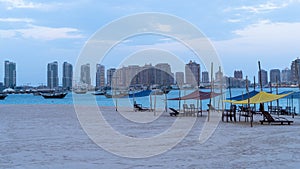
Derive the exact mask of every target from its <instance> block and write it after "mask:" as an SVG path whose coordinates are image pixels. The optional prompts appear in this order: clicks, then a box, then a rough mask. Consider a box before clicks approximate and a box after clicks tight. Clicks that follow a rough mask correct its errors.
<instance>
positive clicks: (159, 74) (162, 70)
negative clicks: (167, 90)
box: [155, 63, 174, 86]
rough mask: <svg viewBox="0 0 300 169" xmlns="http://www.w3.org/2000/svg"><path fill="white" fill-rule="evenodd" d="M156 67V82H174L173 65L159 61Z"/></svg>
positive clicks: (169, 83) (166, 83)
mask: <svg viewBox="0 0 300 169" xmlns="http://www.w3.org/2000/svg"><path fill="white" fill-rule="evenodd" d="M155 68H156V75H155V80H156V84H159V85H164V86H167V85H171V84H173V83H174V77H172V72H171V66H170V65H169V64H168V63H159V64H157V65H155Z"/></svg>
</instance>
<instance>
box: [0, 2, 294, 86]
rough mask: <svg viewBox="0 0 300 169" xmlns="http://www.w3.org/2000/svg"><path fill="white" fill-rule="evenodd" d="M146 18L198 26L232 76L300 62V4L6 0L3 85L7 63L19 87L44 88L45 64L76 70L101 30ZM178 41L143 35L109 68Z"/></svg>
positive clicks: (0, 48)
mask: <svg viewBox="0 0 300 169" xmlns="http://www.w3.org/2000/svg"><path fill="white" fill-rule="evenodd" d="M142 12H162V13H166V14H171V15H174V16H178V17H179V18H181V19H184V20H186V21H187V22H190V23H191V24H193V25H195V26H196V27H197V28H198V29H199V30H200V31H201V32H202V33H203V34H204V35H205V36H206V37H207V38H209V40H210V41H211V43H212V45H213V46H214V47H215V49H216V51H217V53H218V55H219V57H220V59H221V61H222V63H223V68H224V71H225V74H226V75H228V76H232V75H233V71H234V70H240V69H241V70H243V73H244V76H245V75H248V76H250V78H251V79H252V78H253V76H254V75H255V76H257V69H258V66H257V61H258V60H260V61H261V63H262V68H263V69H266V70H269V69H273V68H279V69H284V68H285V67H290V65H291V62H292V60H294V59H296V58H297V57H299V56H300V45H299V44H300V43H299V42H300V31H299V30H300V17H299V16H300V0H266V1H261V0H256V1H249V0H240V1H238V0H236V1H224V0H211V1H201V0H200V1H195V0H185V1H176V0H163V1H162V0H131V1H121V0H114V1H113V2H111V1H109V0H101V1H98V0H77V1H73V0H72V1H71V0H64V1H56V0H52V1H47V0H0V63H1V64H0V81H3V76H4V75H3V72H4V67H3V66H4V61H5V60H10V61H13V62H16V64H17V85H23V84H27V83H30V84H32V85H38V84H41V83H43V84H45V83H46V74H47V72H46V67H47V63H49V62H53V61H58V62H59V65H60V67H59V68H60V71H61V69H62V63H63V62H64V61H68V62H70V63H72V64H75V63H76V61H77V57H78V55H79V54H80V51H81V50H82V48H83V46H84V45H85V43H86V42H87V40H88V39H89V38H90V37H91V36H92V35H93V34H94V33H95V32H96V31H97V30H99V29H100V28H102V27H104V26H105V25H107V24H109V23H110V22H112V21H114V20H117V19H119V18H120V17H124V16H128V15H132V14H136V13H142ZM121 30H122V28H120V31H121ZM176 43H178V42H176V41H174V40H172V39H166V37H157V36H152V37H151V36H144V37H143V36H140V37H138V38H133V39H131V41H130V42H123V43H122V44H119V51H118V50H116V51H118V52H116V51H112V54H111V55H110V57H109V58H108V59H106V61H105V62H104V63H105V64H106V68H110V67H114V66H116V64H117V63H114V62H113V60H114V59H113V57H117V56H116V55H117V54H115V55H113V53H118V55H122V53H120V52H121V51H122V50H124V49H130V52H134V51H133V50H132V49H139V48H138V47H137V48H132V46H145V45H146V46H148V47H150V46H155V47H156V48H160V47H162V48H163V50H168V51H170V52H171V53H176V52H173V51H176V50H178V44H176ZM116 49H118V47H116ZM127 52H128V51H127ZM128 54H130V53H127V54H126V55H128ZM181 54H182V53H181ZM182 55H185V57H186V58H185V59H183V60H184V61H188V60H189V59H191V58H192V56H191V55H192V53H191V52H188V51H187V52H186V53H184V54H182ZM92 73H93V72H92ZM60 78H61V74H60ZM60 83H61V81H60Z"/></svg>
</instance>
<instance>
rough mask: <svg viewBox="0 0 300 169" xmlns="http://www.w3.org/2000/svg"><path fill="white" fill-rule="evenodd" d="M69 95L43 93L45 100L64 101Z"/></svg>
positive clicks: (65, 93) (64, 93) (63, 93)
mask: <svg viewBox="0 0 300 169" xmlns="http://www.w3.org/2000/svg"><path fill="white" fill-rule="evenodd" d="M67 94H68V93H67V92H54V93H41V95H42V96H43V97H44V98H45V99H62V98H64V97H65V96H66V95H67Z"/></svg>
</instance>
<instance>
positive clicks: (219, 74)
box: [215, 66, 224, 83]
mask: <svg viewBox="0 0 300 169" xmlns="http://www.w3.org/2000/svg"><path fill="white" fill-rule="evenodd" d="M215 76H216V77H215V78H216V82H219V83H220V82H222V81H223V78H224V74H223V72H222V70H221V66H220V67H219V70H218V71H217V73H216V74H215Z"/></svg>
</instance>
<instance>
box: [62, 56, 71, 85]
mask: <svg viewBox="0 0 300 169" xmlns="http://www.w3.org/2000/svg"><path fill="white" fill-rule="evenodd" d="M72 81H73V66H72V65H71V64H70V63H68V62H64V64H63V88H64V89H68V90H70V89H71V88H72Z"/></svg>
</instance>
